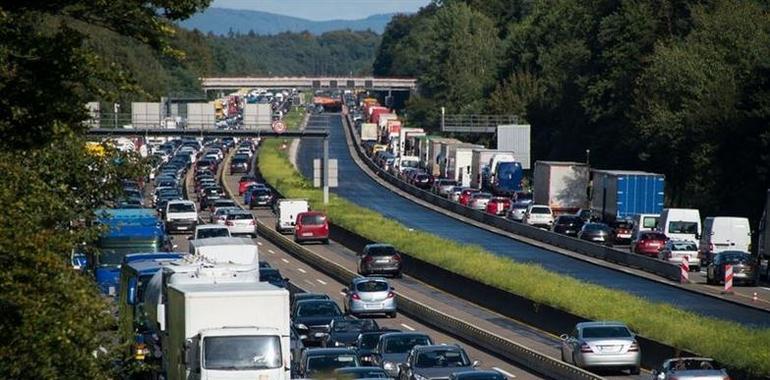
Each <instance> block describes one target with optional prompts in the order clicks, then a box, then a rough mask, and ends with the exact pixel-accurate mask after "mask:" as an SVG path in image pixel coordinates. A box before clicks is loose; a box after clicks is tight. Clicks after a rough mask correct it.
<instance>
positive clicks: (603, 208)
mask: <svg viewBox="0 0 770 380" xmlns="http://www.w3.org/2000/svg"><path fill="white" fill-rule="evenodd" d="M591 174H592V177H593V179H592V180H591V211H592V212H593V214H594V215H601V216H602V218H603V219H604V221H606V222H612V221H614V220H618V219H626V218H632V217H633V216H634V215H637V214H660V213H661V211H663V190H664V186H665V176H664V175H663V174H656V173H647V172H640V171H624V170H592V171H591Z"/></svg>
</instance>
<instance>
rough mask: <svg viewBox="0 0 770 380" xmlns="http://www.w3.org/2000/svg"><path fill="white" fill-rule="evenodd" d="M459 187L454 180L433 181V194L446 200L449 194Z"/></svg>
mask: <svg viewBox="0 0 770 380" xmlns="http://www.w3.org/2000/svg"><path fill="white" fill-rule="evenodd" d="M455 186H457V181H455V180H453V179H437V180H435V181H433V186H432V187H431V192H432V193H433V194H436V195H440V196H442V197H444V198H447V197H448V196H449V192H450V191H452V189H454V187H455Z"/></svg>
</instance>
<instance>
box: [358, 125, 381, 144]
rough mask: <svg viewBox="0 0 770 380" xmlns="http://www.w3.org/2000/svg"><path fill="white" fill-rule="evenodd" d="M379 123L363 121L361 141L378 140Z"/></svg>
mask: <svg viewBox="0 0 770 380" xmlns="http://www.w3.org/2000/svg"><path fill="white" fill-rule="evenodd" d="M378 132H379V131H378V129H377V124H374V123H362V124H361V141H378V139H379V137H378V136H379V135H378Z"/></svg>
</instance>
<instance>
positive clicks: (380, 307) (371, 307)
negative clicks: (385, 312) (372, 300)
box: [364, 304, 382, 309]
mask: <svg viewBox="0 0 770 380" xmlns="http://www.w3.org/2000/svg"><path fill="white" fill-rule="evenodd" d="M364 309H382V304H374V305H373V304H368V305H364Z"/></svg>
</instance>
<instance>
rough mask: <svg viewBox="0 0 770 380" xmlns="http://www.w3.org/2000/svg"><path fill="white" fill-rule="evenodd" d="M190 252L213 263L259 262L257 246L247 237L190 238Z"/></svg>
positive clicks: (256, 263)
mask: <svg viewBox="0 0 770 380" xmlns="http://www.w3.org/2000/svg"><path fill="white" fill-rule="evenodd" d="M190 254H192V255H193V256H199V257H203V258H205V259H206V260H208V261H209V262H214V263H229V264H241V265H258V264H259V248H258V247H257V244H255V243H254V240H252V239H249V238H242V237H214V238H206V239H194V240H190Z"/></svg>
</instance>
